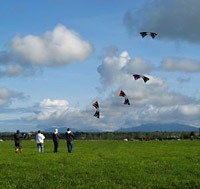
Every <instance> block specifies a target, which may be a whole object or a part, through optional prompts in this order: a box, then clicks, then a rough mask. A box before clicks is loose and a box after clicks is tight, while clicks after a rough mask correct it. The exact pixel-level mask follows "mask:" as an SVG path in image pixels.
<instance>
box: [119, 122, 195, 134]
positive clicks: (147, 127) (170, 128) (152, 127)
mask: <svg viewBox="0 0 200 189" xmlns="http://www.w3.org/2000/svg"><path fill="white" fill-rule="evenodd" d="M140 131H141V132H155V131H162V132H164V131H166V132H184V131H186V132H190V131H196V132H197V131H199V128H197V127H193V126H190V125H184V124H178V123H166V124H164V123H160V124H158V123H155V124H153V123H152V124H144V125H141V126H137V127H130V128H120V129H118V130H117V131H116V132H140Z"/></svg>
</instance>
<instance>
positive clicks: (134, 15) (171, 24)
mask: <svg viewBox="0 0 200 189" xmlns="http://www.w3.org/2000/svg"><path fill="white" fill-rule="evenodd" d="M124 23H125V25H126V27H127V29H128V31H129V32H130V34H132V35H134V34H136V33H137V35H138V32H140V31H154V32H157V33H158V34H159V38H165V39H169V40H185V41H189V42H193V43H199V42H200V40H199V33H200V25H199V24H200V1H199V0H190V1H183V0H176V1H171V0H165V1H162V0H154V1H151V2H148V3H146V4H144V5H143V6H142V7H140V9H139V10H133V11H129V12H127V13H126V15H125V17H124Z"/></svg>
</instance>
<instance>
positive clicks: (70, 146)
mask: <svg viewBox="0 0 200 189" xmlns="http://www.w3.org/2000/svg"><path fill="white" fill-rule="evenodd" d="M65 138H66V142H67V149H68V152H69V153H71V152H72V150H73V148H74V145H73V139H74V134H73V133H72V131H71V130H70V128H68V129H67V132H66V133H65Z"/></svg>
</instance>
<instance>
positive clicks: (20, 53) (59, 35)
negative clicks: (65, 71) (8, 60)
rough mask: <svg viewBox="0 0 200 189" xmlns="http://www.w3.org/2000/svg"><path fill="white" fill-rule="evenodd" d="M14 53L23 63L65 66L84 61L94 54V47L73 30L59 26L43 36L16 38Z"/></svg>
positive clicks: (13, 47) (13, 43)
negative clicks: (72, 62)
mask: <svg viewBox="0 0 200 189" xmlns="http://www.w3.org/2000/svg"><path fill="white" fill-rule="evenodd" d="M11 48H12V52H13V54H15V56H16V57H17V58H19V59H20V60H21V61H23V62H26V63H28V64H32V65H48V66H49V65H50V66H56V65H64V64H68V63H69V62H71V61H78V62H79V61H83V60H85V59H86V58H87V57H88V56H89V55H90V54H91V52H92V46H91V44H90V43H89V42H87V41H84V40H82V39H81V38H80V36H79V35H78V34H77V33H75V32H74V31H72V30H69V29H67V28H66V27H65V26H63V25H58V26H57V27H55V28H54V29H53V31H48V32H46V33H44V35H43V36H34V35H28V36H25V37H20V36H16V37H15V38H14V39H13V41H12V44H11Z"/></svg>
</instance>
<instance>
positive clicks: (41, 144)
mask: <svg viewBox="0 0 200 189" xmlns="http://www.w3.org/2000/svg"><path fill="white" fill-rule="evenodd" d="M44 139H45V136H44V135H43V134H42V133H41V131H40V130H38V132H37V134H36V143H37V148H38V152H44Z"/></svg>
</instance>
